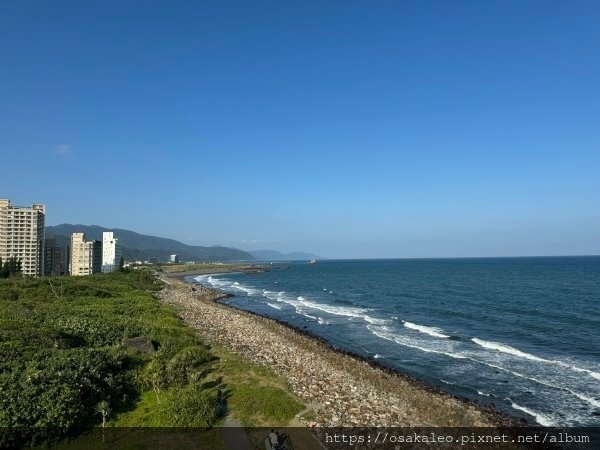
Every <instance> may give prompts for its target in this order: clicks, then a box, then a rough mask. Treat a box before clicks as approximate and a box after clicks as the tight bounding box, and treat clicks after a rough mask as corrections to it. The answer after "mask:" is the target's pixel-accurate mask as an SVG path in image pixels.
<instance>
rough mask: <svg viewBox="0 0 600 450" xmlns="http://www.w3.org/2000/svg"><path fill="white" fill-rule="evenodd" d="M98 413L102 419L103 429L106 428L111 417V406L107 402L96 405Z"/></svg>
mask: <svg viewBox="0 0 600 450" xmlns="http://www.w3.org/2000/svg"><path fill="white" fill-rule="evenodd" d="M96 412H97V413H98V414H100V416H101V417H102V428H104V427H106V420H107V419H108V416H110V412H111V409H110V405H109V404H108V402H107V401H106V400H102V401H101V402H99V403H98V404H97V405H96Z"/></svg>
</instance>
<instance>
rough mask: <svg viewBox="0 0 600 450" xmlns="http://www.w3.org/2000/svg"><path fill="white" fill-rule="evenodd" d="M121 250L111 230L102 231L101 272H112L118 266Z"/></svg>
mask: <svg viewBox="0 0 600 450" xmlns="http://www.w3.org/2000/svg"><path fill="white" fill-rule="evenodd" d="M122 254H123V252H122V249H121V245H120V244H119V242H118V239H117V238H115V236H114V233H113V232H112V231H105V232H103V233H102V273H109V272H114V271H115V270H117V269H118V268H119V263H120V262H121V256H122Z"/></svg>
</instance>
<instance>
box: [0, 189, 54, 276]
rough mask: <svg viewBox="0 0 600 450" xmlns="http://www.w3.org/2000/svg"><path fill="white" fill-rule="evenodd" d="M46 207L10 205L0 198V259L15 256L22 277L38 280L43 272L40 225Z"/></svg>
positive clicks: (42, 231) (44, 217)
mask: <svg viewBox="0 0 600 450" xmlns="http://www.w3.org/2000/svg"><path fill="white" fill-rule="evenodd" d="M45 220H46V207H45V206H44V205H42V204H37V203H34V204H33V205H31V206H14V205H12V204H11V202H10V200H8V199H0V258H2V260H3V261H6V260H7V259H9V258H12V257H16V258H17V259H18V260H20V261H21V271H22V273H23V275H32V276H35V277H39V276H41V275H42V274H43V273H44V225H45Z"/></svg>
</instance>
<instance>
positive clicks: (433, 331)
mask: <svg viewBox="0 0 600 450" xmlns="http://www.w3.org/2000/svg"><path fill="white" fill-rule="evenodd" d="M403 323H404V326H405V327H406V328H410V329H411V330H416V331H419V332H420V333H425V334H428V335H429V336H433V337H437V338H449V337H450V336H448V335H446V334H443V333H442V331H443V330H441V329H439V328H436V327H426V326H425V325H418V324H416V323H412V322H405V321H403Z"/></svg>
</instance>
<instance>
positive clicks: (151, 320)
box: [0, 271, 218, 447]
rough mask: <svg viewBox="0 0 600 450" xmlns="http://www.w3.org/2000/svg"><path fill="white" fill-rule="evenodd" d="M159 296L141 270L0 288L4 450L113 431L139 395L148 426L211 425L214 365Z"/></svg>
mask: <svg viewBox="0 0 600 450" xmlns="http://www.w3.org/2000/svg"><path fill="white" fill-rule="evenodd" d="M160 287H161V286H160V283H159V282H157V280H156V279H155V277H154V276H153V275H152V274H151V273H149V272H147V271H131V272H116V273H112V274H101V275H94V276H90V277H82V278H77V277H60V278H37V279H32V278H17V277H13V278H10V279H7V280H2V281H1V282H0V392H2V395H0V428H3V429H5V430H6V429H7V428H10V429H11V430H13V431H14V432H12V433H5V435H4V436H1V437H0V439H3V441H2V442H0V447H1V446H2V445H3V444H4V445H8V444H11V445H15V444H18V443H24V442H29V443H31V442H33V443H39V442H48V440H51V439H59V438H62V437H66V436H71V435H73V434H76V433H78V432H79V431H81V430H84V429H86V428H89V427H91V426H94V425H100V424H102V423H103V422H104V423H105V424H108V425H110V424H111V415H114V416H115V417H116V416H120V415H125V416H126V415H127V413H128V412H130V411H133V410H135V409H137V403H138V401H139V399H140V398H141V399H142V400H143V398H144V396H142V397H140V396H141V394H142V393H144V392H145V395H148V394H151V395H153V396H154V399H155V401H156V403H155V406H156V407H154V408H152V409H151V410H150V411H149V412H148V413H147V416H148V423H150V424H152V425H156V426H181V425H186V426H204V427H206V426H210V425H213V424H214V423H215V422H216V420H217V418H218V392H217V390H216V389H211V388H210V387H207V386H206V385H203V378H204V377H205V376H206V374H207V373H208V372H209V371H210V370H209V367H210V365H211V364H212V363H213V362H214V361H215V357H214V356H213V355H212V353H211V352H210V349H209V348H208V347H207V346H205V345H203V344H202V343H201V342H200V341H199V340H198V339H197V338H196V336H195V335H194V334H193V332H192V330H190V329H188V328H185V327H184V326H183V325H182V324H181V323H180V321H179V319H178V318H177V317H176V316H175V314H174V313H173V311H172V310H171V309H170V308H168V307H166V306H164V305H161V304H160V303H159V302H158V301H157V300H156V299H155V298H154V297H153V296H152V292H153V291H156V290H157V289H159V288H160ZM148 391H149V392H148ZM17 431H18V432H17Z"/></svg>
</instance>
